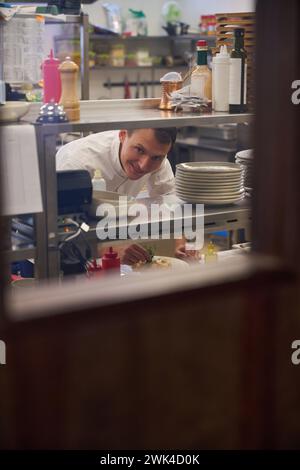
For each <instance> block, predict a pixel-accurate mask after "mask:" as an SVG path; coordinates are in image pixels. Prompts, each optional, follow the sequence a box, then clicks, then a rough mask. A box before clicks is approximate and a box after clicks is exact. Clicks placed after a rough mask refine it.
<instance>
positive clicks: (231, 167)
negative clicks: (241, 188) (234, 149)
mask: <svg viewBox="0 0 300 470" xmlns="http://www.w3.org/2000/svg"><path fill="white" fill-rule="evenodd" d="M176 168H177V169H179V170H182V171H184V172H192V173H217V174H218V173H220V174H222V173H240V172H241V171H242V169H241V167H240V166H239V165H238V164H237V163H229V162H188V163H179V164H178V165H176Z"/></svg>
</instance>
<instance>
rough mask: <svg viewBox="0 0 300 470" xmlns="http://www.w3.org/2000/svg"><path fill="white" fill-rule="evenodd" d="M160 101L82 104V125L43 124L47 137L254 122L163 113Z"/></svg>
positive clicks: (34, 109) (248, 118) (233, 116)
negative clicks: (115, 130)
mask: <svg viewBox="0 0 300 470" xmlns="http://www.w3.org/2000/svg"><path fill="white" fill-rule="evenodd" d="M159 102H160V100H159V99H157V98H149V99H133V100H98V101H92V100H91V101H81V102H80V121H74V122H69V123H62V124H43V126H42V127H43V133H44V134H53V133H62V132H101V131H104V130H109V129H120V128H128V129H133V128H144V127H169V126H174V127H184V126H201V125H203V124H222V123H228V122H231V123H232V122H235V123H239V122H250V121H251V120H252V115H251V114H249V113H245V114H228V113H216V112H212V113H209V114H197V113H185V112H182V111H179V112H174V111H161V110H159V109H158V105H159ZM39 107H40V105H39V106H37V103H34V105H33V106H31V110H30V112H29V113H28V114H27V115H26V121H31V122H32V121H35V119H36V117H37V115H38V111H39Z"/></svg>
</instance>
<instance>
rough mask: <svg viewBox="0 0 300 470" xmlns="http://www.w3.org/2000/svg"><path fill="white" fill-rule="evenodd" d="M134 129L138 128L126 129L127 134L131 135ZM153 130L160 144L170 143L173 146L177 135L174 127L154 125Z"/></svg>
mask: <svg viewBox="0 0 300 470" xmlns="http://www.w3.org/2000/svg"><path fill="white" fill-rule="evenodd" d="M135 130H138V129H128V130H127V133H128V135H131V134H132V133H133V132H134V131H135ZM153 132H154V134H155V138H156V140H157V141H158V142H159V143H160V144H171V148H172V147H173V144H174V143H175V140H176V136H177V129H176V127H156V128H153Z"/></svg>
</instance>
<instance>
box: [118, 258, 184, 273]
mask: <svg viewBox="0 0 300 470" xmlns="http://www.w3.org/2000/svg"><path fill="white" fill-rule="evenodd" d="M153 259H154V260H157V259H163V260H165V261H168V263H169V264H170V265H169V266H168V267H160V266H155V265H153V266H151V265H150V263H146V264H144V265H142V266H140V267H139V268H136V269H134V268H133V267H132V266H128V265H122V266H121V273H123V274H129V273H138V272H141V271H148V270H149V271H150V272H152V271H156V272H164V271H165V270H168V269H177V268H179V269H187V268H189V264H188V263H186V262H185V261H183V260H181V259H178V258H172V257H170V256H153Z"/></svg>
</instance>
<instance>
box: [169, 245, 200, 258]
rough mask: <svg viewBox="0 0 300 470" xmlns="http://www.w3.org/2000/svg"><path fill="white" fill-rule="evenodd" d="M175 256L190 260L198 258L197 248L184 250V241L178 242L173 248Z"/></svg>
mask: <svg viewBox="0 0 300 470" xmlns="http://www.w3.org/2000/svg"><path fill="white" fill-rule="evenodd" d="M175 256H176V258H179V259H182V260H184V261H188V262H190V261H191V262H192V261H197V260H198V259H199V251H198V250H186V248H185V243H182V244H178V245H177V246H176V250H175Z"/></svg>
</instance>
